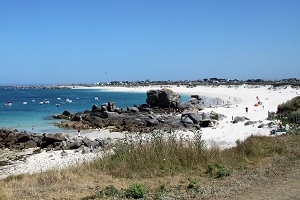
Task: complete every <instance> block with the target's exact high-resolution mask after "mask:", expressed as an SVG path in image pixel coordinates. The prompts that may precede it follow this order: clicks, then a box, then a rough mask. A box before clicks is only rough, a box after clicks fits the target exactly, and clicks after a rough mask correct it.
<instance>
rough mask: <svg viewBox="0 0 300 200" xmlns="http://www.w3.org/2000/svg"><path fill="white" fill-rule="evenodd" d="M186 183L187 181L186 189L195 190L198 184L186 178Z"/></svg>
mask: <svg viewBox="0 0 300 200" xmlns="http://www.w3.org/2000/svg"><path fill="white" fill-rule="evenodd" d="M188 181H189V185H188V189H195V188H197V184H198V181H197V179H196V178H191V177H190V178H188Z"/></svg>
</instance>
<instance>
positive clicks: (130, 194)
mask: <svg viewBox="0 0 300 200" xmlns="http://www.w3.org/2000/svg"><path fill="white" fill-rule="evenodd" d="M146 193H147V189H146V187H145V186H144V185H143V184H140V183H134V184H132V185H130V186H129V187H128V188H127V189H126V190H125V196H126V198H134V199H139V198H144V197H145V195H146Z"/></svg>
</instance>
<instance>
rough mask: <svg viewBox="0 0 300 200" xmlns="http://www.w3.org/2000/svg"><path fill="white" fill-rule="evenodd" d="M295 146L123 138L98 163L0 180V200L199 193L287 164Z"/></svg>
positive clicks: (285, 141) (276, 141) (287, 142)
mask: <svg viewBox="0 0 300 200" xmlns="http://www.w3.org/2000/svg"><path fill="white" fill-rule="evenodd" d="M299 146H300V136H299V134H298V135H287V136H283V137H263V136H251V137H249V138H248V139H247V140H245V141H243V142H239V141H237V146H236V147H233V148H229V149H221V148H220V147H219V146H218V145H216V144H215V145H210V148H207V147H206V145H205V144H204V143H203V141H202V140H201V134H200V133H195V139H192V138H186V137H179V138H178V137H177V136H176V135H175V134H174V133H167V134H166V133H162V132H154V133H152V134H150V135H147V136H145V135H139V136H137V137H131V136H128V137H127V138H126V140H125V141H123V142H120V143H118V144H116V145H115V146H114V154H111V153H109V152H110V151H107V154H106V156H104V158H102V159H98V160H95V161H93V162H88V163H83V164H80V165H78V166H72V167H69V168H68V169H53V170H49V171H47V172H43V173H37V174H32V175H29V174H25V175H19V176H10V177H8V178H6V179H4V180H1V181H0V200H2V199H16V200H18V199H97V198H100V197H103V194H106V195H108V196H109V194H110V195H113V194H116V193H118V194H117V195H119V198H121V197H124V198H125V197H126V194H127V195H128V191H129V192H132V191H133V192H140V194H142V195H146V196H147V197H148V198H149V199H153V198H154V197H155V196H157V195H158V194H159V195H161V194H162V193H164V194H165V192H169V193H174V192H175V193H176V192H179V191H186V190H189V189H191V188H192V189H195V188H198V189H199V185H202V186H203V185H205V184H207V183H209V182H211V181H214V180H218V181H219V180H220V182H222V181H223V180H226V177H227V176H235V175H237V174H239V173H244V172H245V170H249V171H251V170H256V169H257V168H258V167H259V168H260V167H261V166H262V165H263V164H265V163H270V162H272V161H273V160H275V159H276V158H279V157H281V158H285V159H286V161H287V162H288V161H292V160H299V158H300V148H299ZM200 180H201V181H200ZM227 184H228V183H227ZM193 191H194V192H197V190H193ZM106 192H107V193H106ZM126 192H127V193H126ZM101 195H102V196H101ZM122 195H123V196H122ZM194 195H197V193H195V194H194ZM104 196H105V195H104Z"/></svg>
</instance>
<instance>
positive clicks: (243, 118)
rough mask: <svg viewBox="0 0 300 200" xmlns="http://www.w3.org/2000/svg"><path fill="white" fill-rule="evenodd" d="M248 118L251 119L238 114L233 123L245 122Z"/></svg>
mask: <svg viewBox="0 0 300 200" xmlns="http://www.w3.org/2000/svg"><path fill="white" fill-rule="evenodd" d="M246 120H250V119H249V118H248V117H244V116H237V117H235V118H234V120H233V123H239V122H244V121H246Z"/></svg>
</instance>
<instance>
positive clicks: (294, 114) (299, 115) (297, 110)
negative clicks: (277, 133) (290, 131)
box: [277, 96, 300, 125]
mask: <svg viewBox="0 0 300 200" xmlns="http://www.w3.org/2000/svg"><path fill="white" fill-rule="evenodd" d="M277 118H278V119H280V120H281V121H282V123H283V124H284V125H285V124H287V123H300V96H297V97H295V98H293V99H291V100H289V101H287V102H285V103H282V104H280V105H278V107H277Z"/></svg>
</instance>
